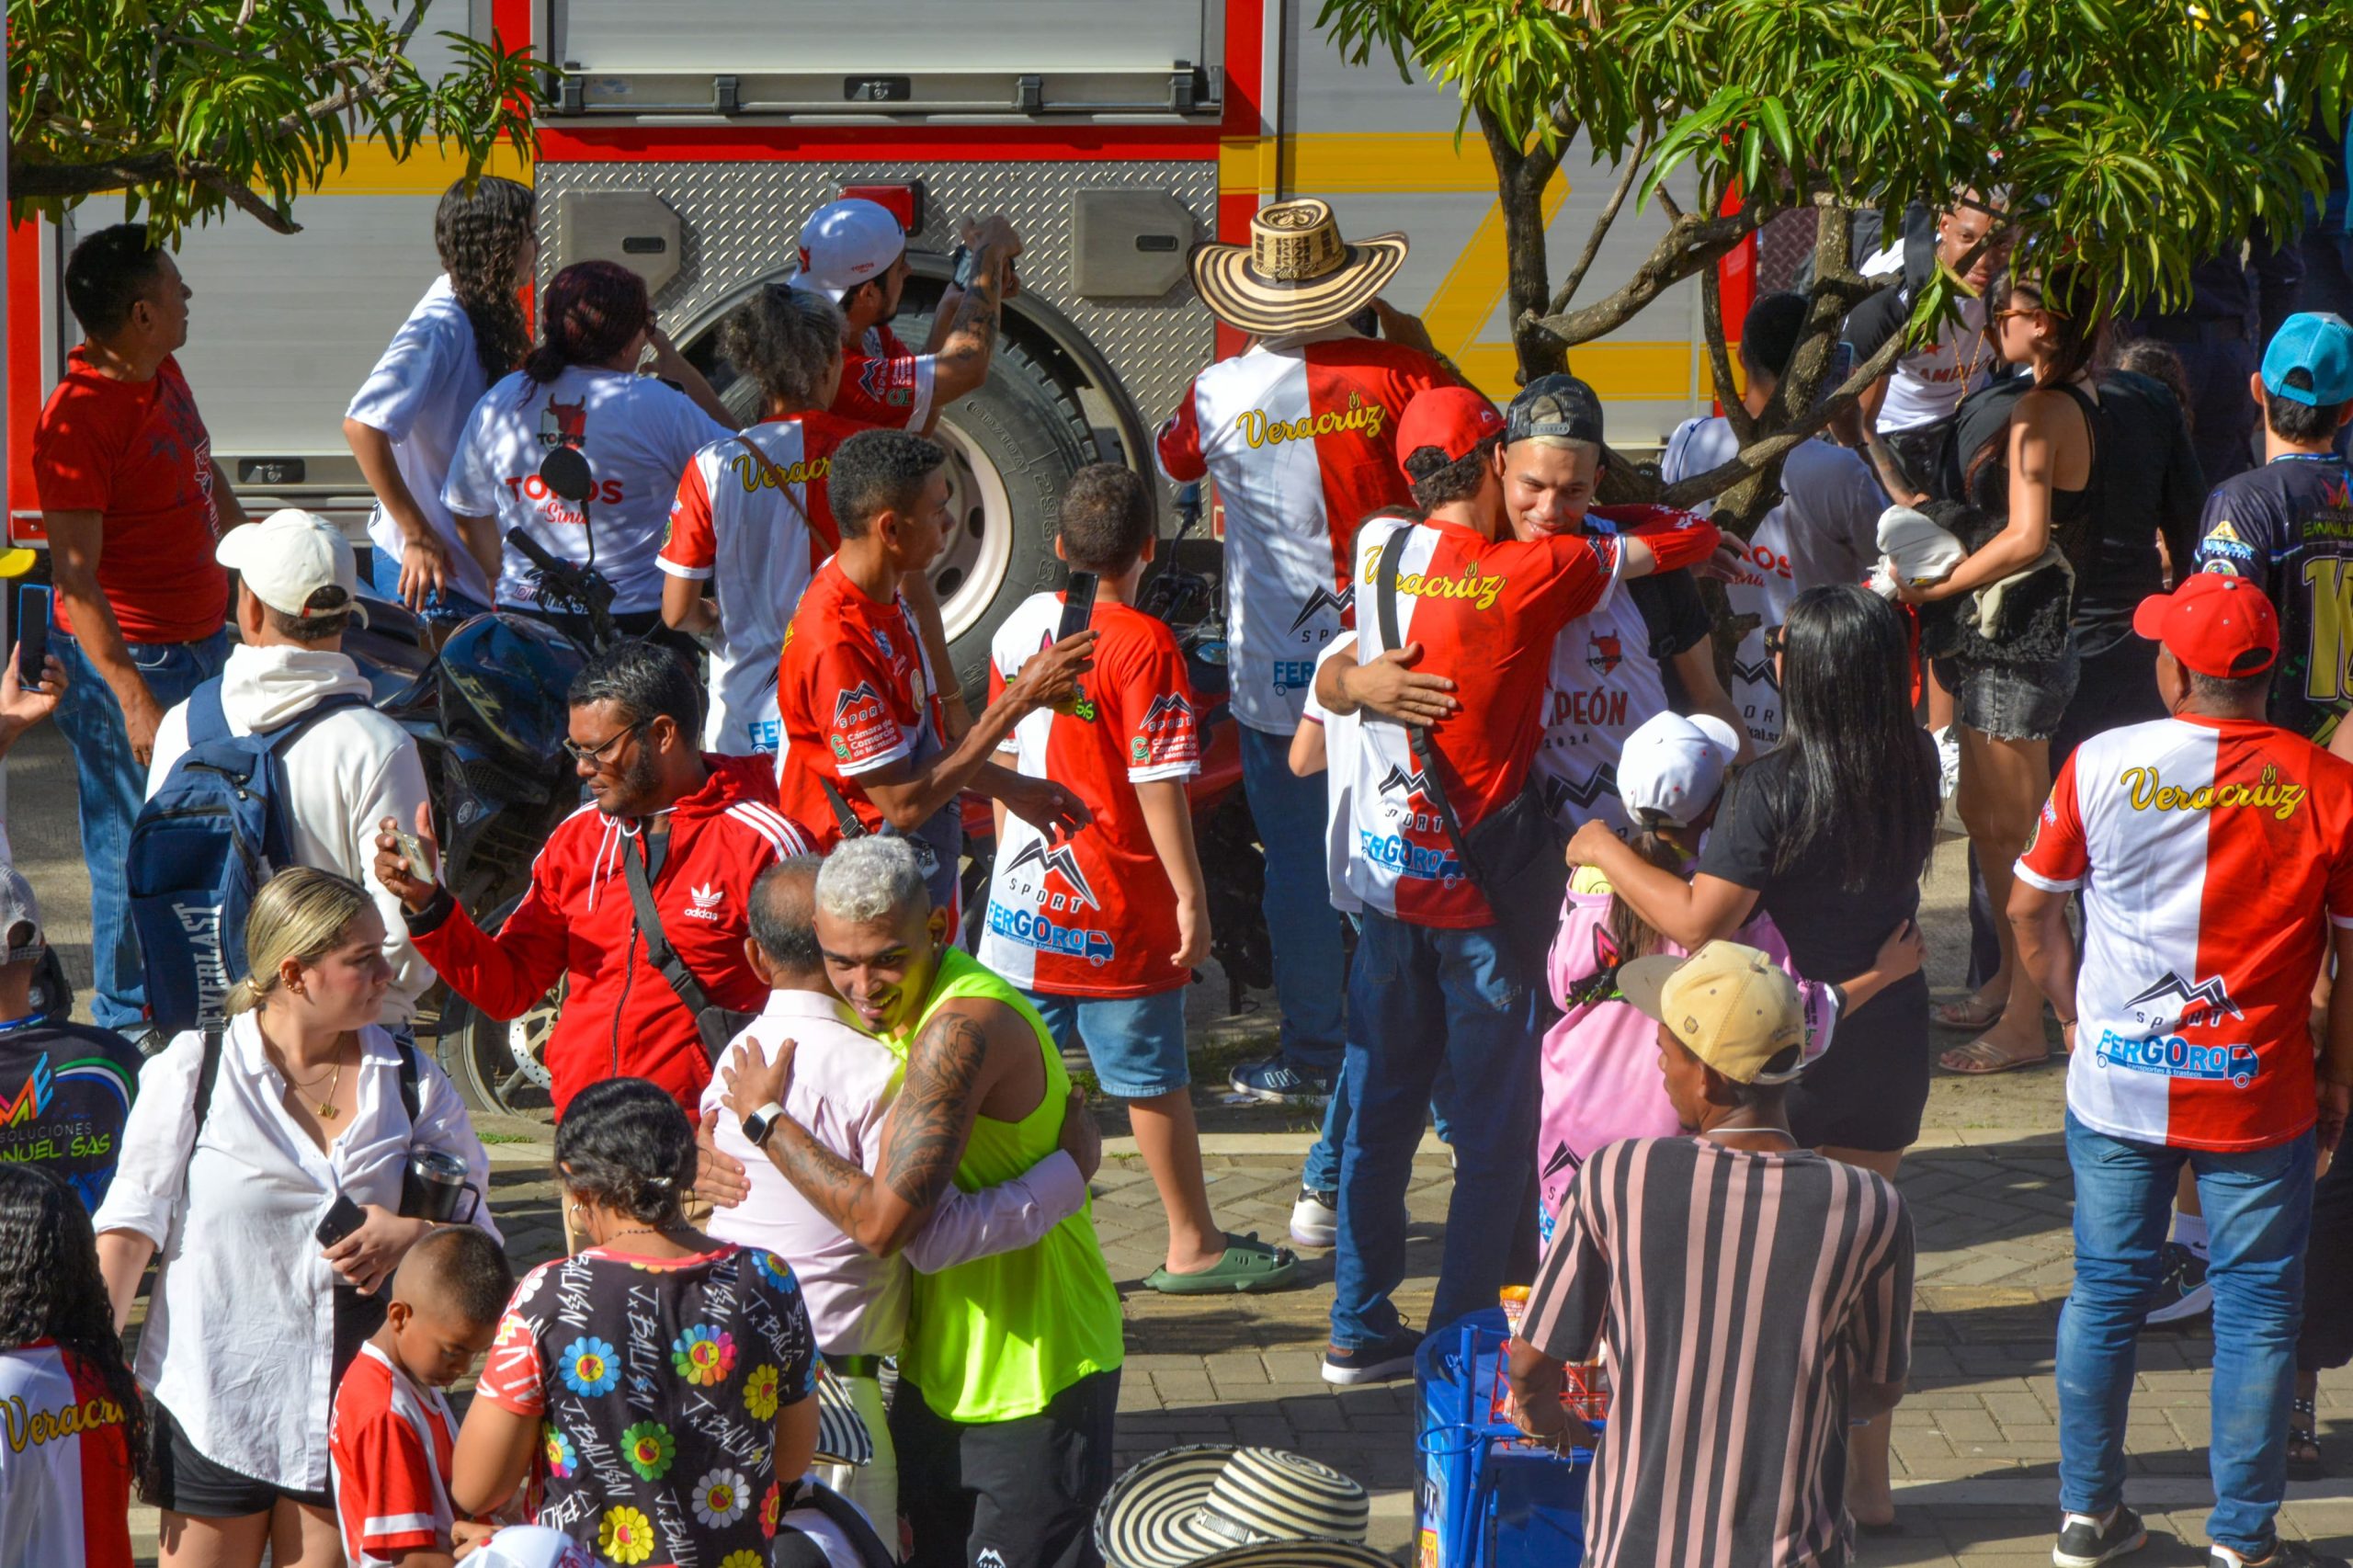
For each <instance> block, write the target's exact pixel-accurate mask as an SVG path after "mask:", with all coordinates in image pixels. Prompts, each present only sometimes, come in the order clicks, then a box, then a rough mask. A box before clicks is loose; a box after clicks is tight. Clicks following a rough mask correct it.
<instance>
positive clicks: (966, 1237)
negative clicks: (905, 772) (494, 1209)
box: [117, 991, 1086, 1356]
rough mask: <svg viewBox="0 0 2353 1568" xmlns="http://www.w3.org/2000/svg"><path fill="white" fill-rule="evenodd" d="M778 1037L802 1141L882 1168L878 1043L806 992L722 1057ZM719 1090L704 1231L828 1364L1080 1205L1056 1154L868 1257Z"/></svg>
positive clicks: (875, 1343) (869, 1169)
mask: <svg viewBox="0 0 2353 1568" xmlns="http://www.w3.org/2000/svg"><path fill="white" fill-rule="evenodd" d="M745 1040H756V1041H757V1042H758V1043H759V1047H760V1051H761V1054H762V1055H763V1056H773V1055H774V1054H775V1052H776V1047H777V1045H778V1044H779V1042H780V1041H783V1040H791V1041H793V1042H794V1046H795V1050H794V1051H793V1054H792V1083H791V1085H790V1086H789V1087H788V1088H787V1089H786V1090H785V1099H784V1108H785V1110H786V1111H787V1112H789V1113H790V1115H791V1117H792V1119H793V1120H795V1121H797V1122H799V1123H800V1124H801V1126H802V1127H804V1128H806V1129H808V1131H809V1135H810V1136H811V1137H813V1138H814V1139H815V1140H816V1141H817V1142H820V1143H822V1144H824V1146H825V1147H826V1148H827V1149H830V1150H832V1151H833V1152H834V1153H836V1154H838V1155H840V1156H841V1157H842V1158H843V1159H845V1160H847V1161H848V1162H849V1163H850V1164H851V1165H856V1166H858V1168H859V1169H860V1170H863V1171H865V1172H866V1173H867V1174H868V1175H870V1176H871V1175H872V1174H873V1173H874V1171H875V1170H876V1169H877V1168H878V1167H879V1166H880V1165H881V1163H882V1122H883V1119H884V1118H885V1117H886V1116H887V1115H889V1113H890V1109H891V1102H892V1099H893V1098H894V1097H896V1096H897V1095H898V1092H899V1075H900V1073H901V1071H902V1069H903V1068H904V1066H905V1063H904V1062H903V1061H902V1060H901V1059H900V1057H899V1056H898V1055H897V1053H896V1052H894V1051H892V1049H891V1048H890V1047H889V1046H887V1045H885V1044H884V1043H883V1042H882V1041H881V1040H876V1039H875V1038H874V1037H873V1036H871V1035H869V1034H863V1033H861V1032H859V1031H858V1029H857V1028H853V1027H852V1026H851V1025H850V1024H849V1022H848V1021H847V1016H846V1015H845V1014H844V1013H843V1011H842V1009H841V1005H840V1004H839V1003H838V1002H836V1001H835V1000H834V998H833V997H831V996H829V995H824V994H820V993H817V992H813V991H773V992H770V993H769V994H768V1002H767V1006H766V1007H764V1008H763V1009H761V1011H760V1014H759V1016H758V1017H756V1018H754V1019H753V1020H752V1021H751V1022H750V1023H749V1024H747V1025H745V1028H744V1032H743V1033H741V1034H739V1035H737V1036H736V1037H735V1040H733V1041H731V1042H730V1043H729V1045H728V1051H730V1053H731V1054H732V1053H733V1051H734V1049H735V1046H736V1045H737V1044H739V1043H741V1042H743V1041H745ZM726 1092H727V1091H726V1085H725V1083H724V1081H723V1080H722V1078H720V1077H719V1076H717V1075H714V1076H713V1077H712V1079H711V1081H710V1087H709V1088H707V1089H705V1090H704V1091H703V1097H702V1108H703V1109H705V1110H711V1109H716V1110H717V1111H718V1112H719V1124H718V1126H717V1128H715V1129H714V1130H713V1141H714V1142H717V1143H718V1145H719V1147H720V1149H721V1151H722V1153H727V1154H730V1155H732V1156H733V1157H734V1158H735V1159H738V1160H741V1161H742V1162H743V1163H744V1172H745V1176H746V1178H747V1179H748V1180H749V1182H750V1184H751V1189H752V1190H751V1192H750V1193H749V1194H748V1195H747V1196H746V1197H745V1199H744V1201H743V1202H741V1203H739V1204H737V1205H736V1206H735V1207H734V1208H733V1209H719V1210H712V1212H711V1216H710V1222H709V1223H708V1224H706V1225H705V1226H704V1227H703V1229H705V1230H706V1231H708V1232H710V1234H712V1235H714V1236H717V1237H719V1238H721V1239H722V1240H723V1241H731V1242H737V1243H741V1244H743V1245H745V1246H755V1247H764V1248H766V1249H767V1251H769V1252H772V1253H774V1254H776V1256H779V1257H780V1258H782V1259H784V1260H785V1262H787V1263H789V1264H790V1265H791V1266H792V1274H793V1278H796V1279H798V1280H800V1281H801V1297H802V1299H803V1300H804V1301H807V1303H808V1306H809V1323H810V1326H811V1327H812V1328H813V1330H814V1332H815V1334H816V1335H817V1346H818V1348H819V1349H821V1350H824V1351H825V1352H827V1353H828V1354H831V1355H835V1356H888V1355H891V1354H892V1353H894V1352H895V1351H897V1350H898V1348H899V1346H900V1343H901V1342H902V1341H903V1340H904V1339H905V1337H906V1331H907V1295H908V1278H907V1270H908V1267H909V1266H911V1265H912V1266H913V1267H915V1268H917V1269H920V1270H921V1271H923V1272H924V1273H926V1274H937V1273H938V1272H939V1271H940V1270H941V1269H943V1268H949V1267H953V1266H955V1265H957V1264H959V1263H967V1262H970V1261H971V1260H972V1259H973V1258H976V1257H989V1256H995V1254H997V1253H1001V1252H1015V1251H1018V1250H1019V1249H1020V1248H1022V1247H1026V1246H1029V1245H1030V1244H1033V1243H1035V1242H1036V1241H1037V1240H1038V1239H1039V1238H1040V1236H1043V1235H1044V1234H1045V1233H1047V1232H1048V1231H1051V1230H1052V1229H1053V1228H1054V1227H1055V1226H1056V1225H1059V1224H1061V1223H1062V1222H1063V1221H1064V1220H1067V1219H1069V1218H1070V1217H1071V1216H1072V1215H1073V1214H1075V1213H1077V1212H1078V1210H1079V1209H1080V1208H1081V1206H1083V1205H1084V1204H1085V1203H1086V1178H1085V1177H1083V1176H1080V1175H1079V1173H1078V1163H1077V1162H1076V1161H1074V1160H1073V1159H1072V1158H1071V1157H1070V1156H1069V1155H1068V1154H1065V1153H1062V1152H1061V1151H1059V1150H1057V1151H1055V1152H1054V1153H1052V1154H1050V1155H1048V1156H1047V1157H1046V1158H1045V1159H1043V1160H1040V1162H1039V1163H1038V1164H1036V1165H1032V1166H1030V1167H1029V1170H1027V1171H1025V1172H1023V1173H1022V1174H1021V1175H1020V1176H1017V1177H1015V1178H1014V1179H1013V1180H1011V1181H1008V1182H1005V1183H1003V1184H1001V1185H999V1186H996V1187H983V1188H982V1189H981V1190H980V1191H978V1192H965V1191H963V1190H961V1188H958V1187H954V1186H950V1187H949V1188H948V1189H947V1190H946V1191H945V1192H943V1193H942V1194H941V1195H940V1199H939V1202H938V1204H937V1205H936V1206H935V1207H934V1208H933V1210H932V1211H931V1217H930V1219H928V1220H927V1221H925V1223H924V1227H923V1229H922V1230H921V1231H920V1232H918V1233H916V1235H915V1240H914V1241H912V1242H910V1243H908V1244H907V1246H906V1249H905V1250H904V1252H902V1253H901V1254H900V1255H899V1256H896V1257H877V1256H874V1255H873V1254H872V1253H870V1252H868V1251H867V1250H866V1249H865V1248H864V1247H862V1246H860V1245H858V1243H856V1242H854V1241H852V1240H851V1239H850V1238H849V1237H847V1236H846V1235H844V1234H843V1233H841V1231H840V1229H839V1228H837V1227H836V1226H835V1224H834V1222H833V1221H831V1220H829V1219H827V1218H826V1217H825V1216H824V1214H823V1213H821V1212H819V1210H818V1209H817V1206H816V1205H815V1204H813V1203H811V1202H810V1201H809V1200H808V1199H805V1198H803V1197H801V1193H800V1191H799V1189H797V1188H796V1187H793V1185H792V1184H791V1183H790V1181H787V1180H786V1179H785V1177H784V1173H783V1172H781V1171H779V1170H778V1169H777V1168H776V1166H775V1165H773V1164H771V1163H770V1162H769V1160H768V1157H767V1155H766V1154H764V1153H761V1152H760V1151H759V1150H757V1149H755V1148H753V1147H752V1144H751V1141H750V1140H749V1139H747V1138H745V1136H744V1129H743V1124H742V1121H741V1119H739V1118H738V1117H737V1116H736V1115H735V1114H734V1113H733V1111H730V1110H729V1109H728V1108H726V1106H725V1105H724V1104H722V1101H723V1100H724V1098H725V1096H726ZM117 1179H120V1178H119V1177H118V1178H117Z"/></svg>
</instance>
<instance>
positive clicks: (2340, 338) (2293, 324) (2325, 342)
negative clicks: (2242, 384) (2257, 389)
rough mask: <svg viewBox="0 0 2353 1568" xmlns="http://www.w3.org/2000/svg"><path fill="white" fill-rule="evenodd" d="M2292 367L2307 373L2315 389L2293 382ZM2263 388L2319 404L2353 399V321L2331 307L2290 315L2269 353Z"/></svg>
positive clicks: (2266, 352) (2327, 405)
mask: <svg viewBox="0 0 2353 1568" xmlns="http://www.w3.org/2000/svg"><path fill="white" fill-rule="evenodd" d="M2291 370H2302V371H2303V372H2304V374H2305V376H2306V377H2307V378H2309V379H2310V380H2311V381H2312V386H2311V387H2310V389H2309V390H2308V389H2306V388H2303V387H2298V386H2290V384H2289V382H2288V375H2289V372H2290V371H2291ZM2263 386H2264V390H2265V391H2267V392H2270V393H2271V394H2272V395H2273V396H2274V397H2284V398H2286V399H2287V400H2288V401H2289V402H2290V403H2305V404H2307V405H2309V406H2311V407H2313V408H2334V407H2336V405H2337V404H2338V403H2353V324H2348V323H2347V321H2346V319H2345V318H2344V317H2343V316H2340V315H2333V314H2331V313H2329V312H2325V311H2299V312H2296V313H2295V314H2294V315H2292V316H2290V317H2289V318H2288V319H2287V320H2286V321H2284V322H2282V323H2280V324H2279V331H2278V332H2277V333H2276V334H2274V335H2272V339H2271V347H2268V348H2267V349H2265V350H2264V351H2263Z"/></svg>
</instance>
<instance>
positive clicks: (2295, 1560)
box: [2206, 1540, 2347, 1568]
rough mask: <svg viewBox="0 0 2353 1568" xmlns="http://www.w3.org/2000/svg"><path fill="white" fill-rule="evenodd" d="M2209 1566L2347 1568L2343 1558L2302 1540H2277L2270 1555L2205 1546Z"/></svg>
mask: <svg viewBox="0 0 2353 1568" xmlns="http://www.w3.org/2000/svg"><path fill="white" fill-rule="evenodd" d="M2206 1564H2207V1568H2347V1562H2346V1561H2345V1559H2343V1558H2342V1557H2332V1556H2330V1555H2329V1554H2328V1553H2327V1552H2325V1551H2313V1549H2312V1548H2311V1547H2309V1546H2307V1545H2305V1544H2304V1543H2303V1542H2302V1541H2301V1540H2275V1541H2273V1542H2272V1543H2271V1553H2270V1555H2269V1556H2268V1557H2243V1556H2241V1555H2240V1554H2239V1553H2237V1552H2235V1551H2232V1550H2231V1549H2230V1548H2229V1547H2227V1546H2210V1547H2208V1548H2207V1549H2206Z"/></svg>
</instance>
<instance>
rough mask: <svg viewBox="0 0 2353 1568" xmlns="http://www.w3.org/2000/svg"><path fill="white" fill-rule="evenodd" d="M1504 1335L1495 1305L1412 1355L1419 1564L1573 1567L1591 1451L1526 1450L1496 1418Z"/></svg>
mask: <svg viewBox="0 0 2353 1568" xmlns="http://www.w3.org/2000/svg"><path fill="white" fill-rule="evenodd" d="M1506 1337H1507V1330H1506V1326H1505V1323H1504V1314H1503V1309H1502V1308H1500V1307H1490V1308H1488V1309H1486V1310H1485V1311H1483V1312H1473V1313H1472V1314H1471V1315H1470V1316H1469V1317H1466V1318H1464V1319H1463V1320H1462V1321H1461V1322H1460V1323H1458V1324H1451V1325H1449V1327H1447V1328H1444V1329H1440V1330H1438V1332H1436V1333H1434V1334H1432V1335H1429V1337H1428V1338H1427V1339H1425V1340H1424V1341H1423V1342H1422V1348H1421V1350H1420V1352H1419V1353H1418V1354H1417V1355H1416V1356H1415V1358H1414V1383H1415V1390H1416V1391H1417V1392H1418V1394H1419V1405H1420V1420H1419V1422H1418V1423H1417V1427H1416V1437H1415V1443H1416V1447H1417V1448H1418V1449H1419V1452H1420V1458H1421V1465H1420V1469H1421V1475H1420V1478H1419V1483H1418V1484H1417V1486H1416V1487H1415V1509H1414V1511H1415V1553H1416V1559H1417V1561H1418V1562H1419V1564H1420V1568H1576V1564H1578V1563H1579V1562H1583V1561H1584V1559H1585V1514H1584V1510H1585V1485H1586V1474H1587V1472H1588V1471H1590V1470H1591V1468H1592V1464H1593V1455H1592V1453H1591V1451H1590V1450H1588V1449H1574V1450H1573V1451H1571V1452H1569V1453H1567V1454H1557V1453H1554V1452H1552V1450H1551V1449H1538V1448H1524V1447H1521V1446H1519V1445H1518V1442H1517V1441H1516V1439H1518V1438H1519V1437H1522V1436H1523V1434H1522V1433H1521V1432H1520V1431H1519V1429H1518V1427H1515V1426H1510V1425H1508V1424H1507V1423H1504V1422H1497V1421H1491V1420H1489V1419H1488V1417H1487V1412H1488V1411H1489V1410H1490V1409H1491V1408H1493V1403H1494V1399H1495V1380H1496V1378H1497V1377H1499V1376H1500V1375H1501V1360H1502V1352H1503V1345H1504V1341H1505V1339H1506Z"/></svg>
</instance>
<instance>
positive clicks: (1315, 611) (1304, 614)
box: [1290, 585, 1357, 631]
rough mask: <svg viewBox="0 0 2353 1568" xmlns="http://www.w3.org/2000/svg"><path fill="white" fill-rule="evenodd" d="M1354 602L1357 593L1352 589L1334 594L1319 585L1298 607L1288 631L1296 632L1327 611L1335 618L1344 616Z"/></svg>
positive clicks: (1344, 589) (1348, 588)
mask: <svg viewBox="0 0 2353 1568" xmlns="http://www.w3.org/2000/svg"><path fill="white" fill-rule="evenodd" d="M1356 600H1357V591H1356V589H1355V588H1353V587H1347V588H1342V589H1341V590H1340V591H1339V592H1338V593H1334V592H1333V591H1332V590H1331V589H1329V588H1326V587H1323V586H1321V585H1319V586H1318V587H1317V588H1316V590H1315V591H1314V592H1313V593H1312V594H1310V595H1308V596H1307V602H1306V603H1305V604H1303V605H1302V606H1300V607H1299V613H1298V614H1297V615H1295V616H1292V617H1291V618H1290V629H1291V630H1292V631H1298V630H1299V629H1300V628H1301V627H1302V626H1305V625H1306V624H1307V623H1308V622H1309V621H1311V620H1313V619H1315V618H1316V617H1317V616H1319V615H1321V614H1323V613H1324V611H1325V610H1327V609H1328V610H1330V611H1331V612H1332V613H1333V614H1334V615H1336V616H1345V615H1347V613H1348V610H1349V608H1351V607H1352V606H1354V605H1355V603H1356Z"/></svg>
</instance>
